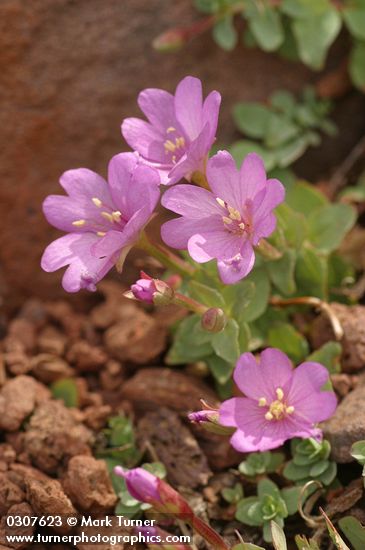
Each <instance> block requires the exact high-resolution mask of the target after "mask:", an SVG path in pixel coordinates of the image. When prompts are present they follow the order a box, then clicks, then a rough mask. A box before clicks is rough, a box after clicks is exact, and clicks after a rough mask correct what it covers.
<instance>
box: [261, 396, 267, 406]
mask: <svg viewBox="0 0 365 550" xmlns="http://www.w3.org/2000/svg"><path fill="white" fill-rule="evenodd" d="M266 405H267V401H266V397H260V399H259V407H266Z"/></svg>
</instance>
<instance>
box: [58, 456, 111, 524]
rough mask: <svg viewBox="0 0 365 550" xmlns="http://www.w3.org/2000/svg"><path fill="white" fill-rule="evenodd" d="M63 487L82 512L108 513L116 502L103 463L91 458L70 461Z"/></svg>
mask: <svg viewBox="0 0 365 550" xmlns="http://www.w3.org/2000/svg"><path fill="white" fill-rule="evenodd" d="M63 487H64V489H65V491H66V493H67V495H68V496H69V497H70V499H71V500H72V502H73V504H74V505H75V506H76V507H77V508H78V509H80V510H82V511H83V512H92V513H93V514H102V513H107V512H110V511H111V510H112V509H113V507H114V506H115V504H116V502H117V500H118V499H117V496H116V494H115V493H114V490H113V486H112V484H111V481H110V477H109V474H108V469H107V467H106V464H105V462H104V461H103V460H96V459H95V458H93V457H91V456H74V457H72V458H71V459H70V461H69V463H68V468H67V472H66V476H65V477H64V479H63Z"/></svg>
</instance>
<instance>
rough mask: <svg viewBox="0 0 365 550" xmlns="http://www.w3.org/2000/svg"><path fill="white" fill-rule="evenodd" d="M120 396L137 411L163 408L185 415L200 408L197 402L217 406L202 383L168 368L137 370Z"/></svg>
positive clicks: (209, 389)
mask: <svg viewBox="0 0 365 550" xmlns="http://www.w3.org/2000/svg"><path fill="white" fill-rule="evenodd" d="M121 394H122V397H123V398H124V399H127V400H129V401H132V402H133V404H134V406H135V408H136V409H137V410H139V411H146V410H154V409H155V408H156V407H164V406H165V407H167V408H169V409H173V410H174V411H176V412H178V413H182V414H184V415H186V413H187V412H191V411H193V410H194V409H196V408H198V407H201V404H200V401H199V400H200V399H206V400H207V401H208V402H209V404H211V405H214V404H218V402H219V401H218V398H217V396H216V395H215V393H214V392H213V391H212V389H211V388H210V387H209V386H207V385H206V384H204V382H202V380H200V379H199V378H193V377H192V376H187V375H186V374H184V373H182V372H175V371H173V370H171V369H169V368H151V369H140V370H139V371H138V372H137V373H136V374H135V376H133V377H132V378H130V379H129V380H128V381H127V382H125V384H123V386H122V390H121Z"/></svg>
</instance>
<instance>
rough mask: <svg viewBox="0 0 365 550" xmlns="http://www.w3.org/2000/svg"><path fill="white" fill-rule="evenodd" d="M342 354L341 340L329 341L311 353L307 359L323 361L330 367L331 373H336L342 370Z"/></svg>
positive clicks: (317, 361)
mask: <svg viewBox="0 0 365 550" xmlns="http://www.w3.org/2000/svg"><path fill="white" fill-rule="evenodd" d="M341 354H342V346H341V344H340V343H339V342H327V343H326V344H324V345H323V346H322V347H321V348H319V349H317V350H316V351H314V352H313V353H311V355H309V357H308V358H307V361H314V362H316V363H321V364H322V365H324V366H325V367H326V368H327V369H328V371H329V372H330V374H335V373H338V372H341V366H340V358H341Z"/></svg>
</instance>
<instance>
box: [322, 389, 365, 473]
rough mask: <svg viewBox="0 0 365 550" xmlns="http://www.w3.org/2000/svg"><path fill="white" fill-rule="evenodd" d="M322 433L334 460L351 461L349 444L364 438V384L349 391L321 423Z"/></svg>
mask: <svg viewBox="0 0 365 550" xmlns="http://www.w3.org/2000/svg"><path fill="white" fill-rule="evenodd" d="M322 429H323V434H324V436H325V437H326V439H328V440H329V442H330V443H331V447H332V451H331V454H332V458H333V459H334V460H335V461H336V462H340V463H343V462H352V461H353V460H354V459H353V458H352V456H351V455H350V449H351V445H352V444H353V443H355V441H358V440H359V439H365V386H358V387H357V388H356V389H355V390H354V391H352V392H351V393H349V394H348V395H347V396H346V397H345V398H344V399H343V401H342V402H341V403H340V405H339V406H338V407H337V410H336V412H335V414H334V415H333V416H332V418H330V419H329V420H327V421H326V422H323V424H322Z"/></svg>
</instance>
